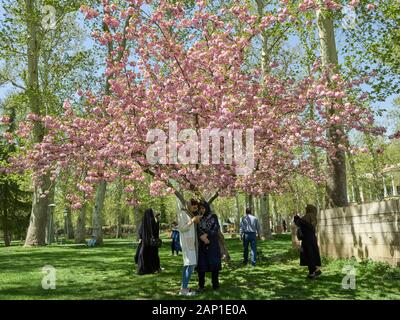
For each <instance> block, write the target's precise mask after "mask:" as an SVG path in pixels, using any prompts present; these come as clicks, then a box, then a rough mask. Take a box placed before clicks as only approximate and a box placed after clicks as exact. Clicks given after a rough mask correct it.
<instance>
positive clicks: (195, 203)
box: [190, 198, 199, 206]
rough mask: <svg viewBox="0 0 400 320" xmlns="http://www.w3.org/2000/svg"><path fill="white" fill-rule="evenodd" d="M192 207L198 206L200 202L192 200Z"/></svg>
mask: <svg viewBox="0 0 400 320" xmlns="http://www.w3.org/2000/svg"><path fill="white" fill-rule="evenodd" d="M190 205H191V206H198V205H199V202H198V201H197V200H195V199H193V198H192V199H190Z"/></svg>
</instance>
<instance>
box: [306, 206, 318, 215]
mask: <svg viewBox="0 0 400 320" xmlns="http://www.w3.org/2000/svg"><path fill="white" fill-rule="evenodd" d="M317 212H318V210H317V207H316V206H314V205H312V204H308V205H307V206H306V213H312V214H317Z"/></svg>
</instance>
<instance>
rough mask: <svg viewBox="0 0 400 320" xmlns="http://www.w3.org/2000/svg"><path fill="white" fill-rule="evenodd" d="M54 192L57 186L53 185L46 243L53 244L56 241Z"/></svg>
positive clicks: (48, 212)
mask: <svg viewBox="0 0 400 320" xmlns="http://www.w3.org/2000/svg"><path fill="white" fill-rule="evenodd" d="M54 192H55V188H54V187H52V188H51V189H50V193H49V195H48V199H49V200H48V202H49V205H48V207H47V225H46V244H52V243H53V242H54Z"/></svg>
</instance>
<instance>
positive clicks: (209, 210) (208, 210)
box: [199, 201, 211, 217]
mask: <svg viewBox="0 0 400 320" xmlns="http://www.w3.org/2000/svg"><path fill="white" fill-rule="evenodd" d="M200 207H203V208H205V209H206V211H205V212H204V216H205V217H206V216H208V215H210V214H211V208H210V205H209V204H208V202H207V201H201V202H200ZM199 211H200V210H199Z"/></svg>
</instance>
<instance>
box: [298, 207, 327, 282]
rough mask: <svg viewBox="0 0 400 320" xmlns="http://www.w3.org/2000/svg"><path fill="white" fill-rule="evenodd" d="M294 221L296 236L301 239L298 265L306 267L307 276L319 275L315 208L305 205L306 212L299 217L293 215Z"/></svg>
mask: <svg viewBox="0 0 400 320" xmlns="http://www.w3.org/2000/svg"><path fill="white" fill-rule="evenodd" d="M294 223H295V224H296V226H297V228H299V229H300V230H299V232H298V236H297V237H298V238H299V240H301V248H300V265H301V266H307V267H308V276H307V277H308V278H309V279H315V278H316V277H317V276H319V275H321V270H320V269H319V267H320V266H321V257H320V254H319V248H318V243H317V237H316V235H315V232H316V226H317V208H316V207H315V206H313V205H310V204H309V205H307V207H306V214H305V215H304V216H303V217H302V218H300V217H299V216H298V215H296V216H295V217H294Z"/></svg>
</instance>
